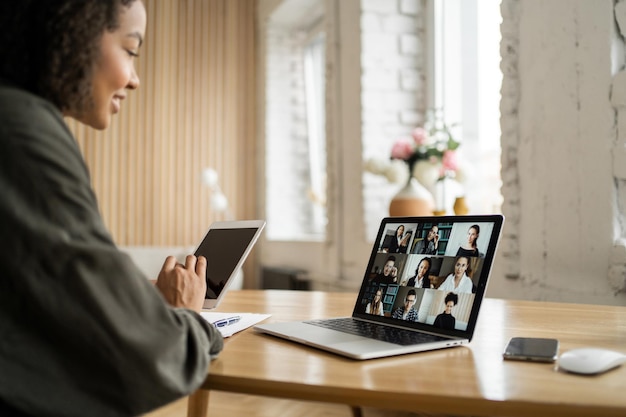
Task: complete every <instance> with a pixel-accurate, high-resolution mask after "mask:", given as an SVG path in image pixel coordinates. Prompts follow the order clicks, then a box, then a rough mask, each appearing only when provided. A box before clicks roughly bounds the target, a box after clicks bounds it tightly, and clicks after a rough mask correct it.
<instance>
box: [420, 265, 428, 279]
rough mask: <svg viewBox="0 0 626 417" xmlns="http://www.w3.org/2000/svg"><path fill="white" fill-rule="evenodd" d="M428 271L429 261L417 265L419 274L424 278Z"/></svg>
mask: <svg viewBox="0 0 626 417" xmlns="http://www.w3.org/2000/svg"><path fill="white" fill-rule="evenodd" d="M426 271H428V261H422V262H420V263H419V265H418V266H417V276H418V277H420V278H422V277H423V276H424V275H426Z"/></svg>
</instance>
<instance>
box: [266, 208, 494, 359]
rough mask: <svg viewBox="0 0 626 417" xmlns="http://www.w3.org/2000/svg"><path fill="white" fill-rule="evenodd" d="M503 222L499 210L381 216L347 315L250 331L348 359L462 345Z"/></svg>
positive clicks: (473, 319)
mask: <svg viewBox="0 0 626 417" xmlns="http://www.w3.org/2000/svg"><path fill="white" fill-rule="evenodd" d="M503 222H504V218H503V216H501V215H473V216H440V217H387V218H385V219H383V220H382V223H381V225H380V229H379V231H378V235H377V237H376V241H375V243H374V247H373V249H372V253H371V256H370V259H369V262H368V265H367V268H366V271H365V277H364V278H363V282H362V284H361V289H360V291H359V294H358V296H357V298H356V302H355V305H354V310H353V312H352V316H351V317H338V318H331V319H321V320H309V321H300V322H283V323H269V324H261V325H257V326H255V329H256V330H257V331H260V332H263V333H268V334H270V335H273V336H278V337H281V338H285V339H288V340H291V341H294V342H298V343H302V344H306V345H308V346H313V347H315V348H319V349H324V350H327V351H330V352H333V353H337V354H340V355H343V356H347V357H349V358H353V359H372V358H380V357H386V356H392V355H400V354H405V353H413V352H422V351H426V350H433V349H440V348H446V347H452V346H460V345H463V344H466V343H469V342H470V340H471V339H472V336H473V334H474V329H475V327H476V321H477V319H478V312H479V310H480V305H481V302H482V299H483V296H484V294H485V290H486V288H487V281H488V278H489V272H490V270H491V266H492V263H493V259H494V256H495V253H496V247H497V244H498V240H499V238H500V233H501V231H502V223H503Z"/></svg>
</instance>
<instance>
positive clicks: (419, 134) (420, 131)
mask: <svg viewBox="0 0 626 417" xmlns="http://www.w3.org/2000/svg"><path fill="white" fill-rule="evenodd" d="M411 136H413V140H414V141H415V144H416V145H417V146H421V145H425V144H426V141H427V140H428V133H426V130H425V129H424V128H422V127H416V128H415V129H413V132H412V133H411Z"/></svg>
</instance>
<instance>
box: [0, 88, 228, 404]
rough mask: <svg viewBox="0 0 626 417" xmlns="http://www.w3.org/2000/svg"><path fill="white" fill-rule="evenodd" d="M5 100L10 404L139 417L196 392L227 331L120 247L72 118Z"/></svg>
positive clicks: (5, 328)
mask: <svg viewBox="0 0 626 417" xmlns="http://www.w3.org/2000/svg"><path fill="white" fill-rule="evenodd" d="M1 97H2V96H1V95H0V114H3V116H1V117H0V126H1V127H0V195H2V198H1V199H0V245H1V250H0V334H1V335H2V337H1V338H0V374H2V377H1V378H0V402H2V401H4V402H6V403H8V404H11V405H12V406H13V407H15V408H17V409H20V410H21V411H23V412H25V413H27V414H31V415H37V416H47V415H68V416H71V415H85V413H87V414H90V415H105V414H106V415H111V416H115V415H136V414H140V413H143V412H146V411H148V410H151V409H154V408H156V407H158V406H160V405H163V404H166V403H168V402H171V401H173V400H174V399H176V398H178V397H181V396H183V395H185V394H188V393H190V392H192V391H193V390H194V389H196V388H197V387H198V386H199V385H200V384H201V383H202V381H203V380H204V379H205V378H206V374H207V370H208V368H209V365H210V360H211V359H210V358H211V356H212V355H216V354H217V353H218V352H219V351H220V350H221V349H222V347H223V340H222V337H221V335H220V333H219V332H218V331H217V330H216V329H215V328H214V327H213V326H212V325H210V324H208V323H207V322H206V321H205V320H203V319H202V318H201V317H200V316H199V315H198V314H196V313H195V312H193V311H191V310H187V309H175V308H172V307H170V306H168V305H167V303H165V301H164V299H163V297H162V296H161V295H160V293H159V292H158V291H157V290H156V288H155V287H154V286H153V285H152V284H151V283H150V281H149V280H148V279H147V278H146V277H144V276H143V274H142V273H141V272H140V270H139V269H138V268H137V267H136V266H135V265H134V264H133V262H132V260H131V259H130V258H129V257H128V256H127V255H125V254H123V253H122V252H120V251H119V250H118V249H117V248H116V246H115V244H114V242H113V240H112V238H111V237H110V235H109V233H108V231H107V229H106V227H105V226H104V224H103V221H102V219H101V216H100V214H99V211H98V206H97V201H96V198H95V195H94V194H93V191H92V189H91V185H90V180H89V175H88V171H87V168H86V166H85V164H84V161H83V159H82V155H81V154H80V150H79V148H78V146H77V144H76V142H75V140H74V138H73V137H72V136H71V133H70V132H69V130H68V129H67V127H66V125H65V123H64V122H63V120H62V117H61V115H60V113H59V112H58V111H57V110H56V109H55V108H53V106H52V105H49V104H48V103H45V102H43V103H42V102H38V101H37V100H35V99H30V100H26V101H20V100H12V104H11V106H12V107H11V108H9V107H8V106H6V103H5V101H3V100H2V99H1ZM25 114H27V115H28V117H24V115H25ZM33 121H34V122H33Z"/></svg>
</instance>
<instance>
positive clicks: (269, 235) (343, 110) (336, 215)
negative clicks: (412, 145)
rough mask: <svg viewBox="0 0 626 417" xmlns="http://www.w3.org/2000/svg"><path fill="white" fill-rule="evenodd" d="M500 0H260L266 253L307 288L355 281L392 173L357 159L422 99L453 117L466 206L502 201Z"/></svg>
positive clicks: (374, 149) (378, 149) (392, 134)
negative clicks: (300, 275)
mask: <svg viewBox="0 0 626 417" xmlns="http://www.w3.org/2000/svg"><path fill="white" fill-rule="evenodd" d="M270 3H271V4H272V7H271V9H269V10H264V7H265V5H267V4H270ZM424 5H426V7H424ZM498 5H499V0H480V1H477V0H436V1H435V0H427V1H426V2H422V1H398V2H396V1H389V0H368V1H361V0H324V1H323V0H282V1H273V2H264V1H262V2H261V3H260V9H261V12H260V21H261V22H262V24H261V27H260V29H261V32H262V33H263V34H264V35H263V36H264V37H263V43H264V47H262V52H263V56H264V61H263V62H262V66H263V67H264V71H265V73H264V77H263V80H264V81H265V84H264V85H263V89H262V91H261V95H262V96H263V97H264V100H265V106H264V109H265V113H264V117H263V119H264V120H263V126H264V129H263V133H264V143H265V153H264V160H265V170H264V172H265V203H264V207H265V217H266V219H267V222H268V224H267V229H266V234H265V244H264V245H263V253H262V254H261V260H262V263H263V264H264V266H290V267H297V268H299V269H304V270H306V271H308V273H309V276H310V278H311V279H312V280H313V281H314V288H322V289H328V288H353V286H355V285H358V284H359V283H360V282H361V279H362V274H363V272H364V270H365V267H366V265H363V262H365V261H366V260H367V258H368V255H369V252H370V250H371V245H372V242H373V241H374V238H375V234H376V231H377V229H378V226H379V224H380V219H381V218H382V217H384V216H386V215H388V211H387V210H388V207H389V201H390V200H391V198H392V196H393V194H394V193H395V192H396V191H397V190H399V188H400V187H401V186H402V184H392V183H389V182H387V180H386V179H385V178H382V177H380V176H376V175H373V174H371V173H366V172H364V170H363V162H364V160H366V159H367V158H368V157H369V156H372V155H376V156H382V155H384V156H385V157H386V155H389V152H390V149H391V145H392V143H393V141H394V140H395V139H396V138H397V137H398V136H399V135H402V134H407V133H409V132H411V130H412V129H413V128H414V127H416V126H418V125H419V124H420V123H421V122H422V121H423V115H424V114H425V112H426V110H427V109H428V108H429V107H435V106H437V107H442V108H445V114H446V121H448V122H449V123H457V122H458V123H459V124H460V128H461V129H462V130H461V131H460V133H459V135H460V137H461V138H462V140H463V145H462V146H463V148H464V152H465V157H466V158H467V160H468V161H471V167H472V168H471V171H472V172H471V174H472V176H471V181H469V182H468V183H467V184H466V185H465V187H466V188H465V192H466V197H467V200H468V202H469V204H470V209H471V210H472V211H473V212H480V213H488V212H497V211H499V205H500V199H501V198H500V194H499V187H500V180H499V167H500V160H499V155H500V153H499V88H500V79H501V75H500V72H499V63H498V59H499V22H500V17H499V16H500V15H499V7H498ZM267 7H268V8H269V6H267ZM433 24H434V25H435V26H433ZM435 27H436V30H432V28H435ZM487 30H489V31H487ZM485 31H487V32H485ZM319 283H324V284H325V286H320V285H317V287H316V286H315V285H316V284H319Z"/></svg>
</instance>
